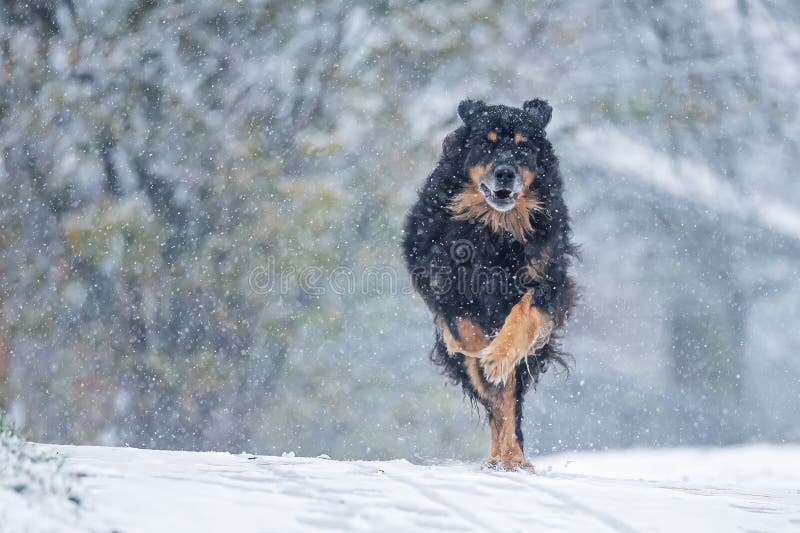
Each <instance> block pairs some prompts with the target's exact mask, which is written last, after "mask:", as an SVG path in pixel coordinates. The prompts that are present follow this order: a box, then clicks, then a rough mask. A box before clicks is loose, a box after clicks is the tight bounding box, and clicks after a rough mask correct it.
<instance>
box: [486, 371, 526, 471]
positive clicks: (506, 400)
mask: <svg viewBox="0 0 800 533" xmlns="http://www.w3.org/2000/svg"><path fill="white" fill-rule="evenodd" d="M516 386H517V376H516V372H512V373H511V375H510V376H509V377H508V379H507V380H506V382H505V383H504V384H502V385H499V386H497V387H495V388H494V390H492V391H491V393H490V395H489V411H490V414H489V417H490V420H491V426H492V447H493V448H494V447H495V445H496V447H497V453H496V454H495V453H494V450H493V454H492V457H493V458H496V459H495V464H499V466H501V467H502V468H503V469H504V470H516V469H518V468H531V467H532V465H531V463H530V462H529V461H528V460H527V459H525V455H524V454H523V453H522V447H521V446H520V445H519V441H518V440H517V422H516V394H515V392H516ZM495 433H496V444H495Z"/></svg>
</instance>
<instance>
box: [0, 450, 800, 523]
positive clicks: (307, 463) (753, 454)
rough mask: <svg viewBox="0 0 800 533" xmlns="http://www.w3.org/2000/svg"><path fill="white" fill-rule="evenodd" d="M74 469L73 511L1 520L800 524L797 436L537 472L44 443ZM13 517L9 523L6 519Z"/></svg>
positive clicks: (5, 513) (638, 453) (548, 464)
mask: <svg viewBox="0 0 800 533" xmlns="http://www.w3.org/2000/svg"><path fill="white" fill-rule="evenodd" d="M38 446H40V447H41V448H47V449H50V450H55V451H56V452H57V453H58V454H59V455H62V456H63V457H65V471H66V472H67V473H68V474H73V475H78V476H79V477H80V480H81V483H80V485H82V487H81V493H82V494H83V495H84V498H83V500H84V503H83V505H82V507H83V509H82V510H81V511H80V512H77V513H74V514H72V513H67V514H69V516H66V515H65V514H64V511H63V509H62V508H61V507H57V508H56V509H57V511H58V513H60V516H59V515H56V516H54V515H53V513H52V512H51V511H52V510H53V508H52V507H51V506H49V505H44V504H42V503H41V502H40V501H37V500H35V499H28V500H25V499H24V498H22V497H20V496H19V495H18V494H15V493H13V492H12V491H2V490H0V518H2V522H0V530H2V531H3V532H5V531H19V530H20V529H8V528H9V527H11V525H14V528H22V529H24V530H31V531H39V530H45V531H60V530H71V531H72V530H76V531H83V530H94V531H120V532H159V531H164V532H176V531H193V532H199V531H298V530H336V529H344V530H387V529H388V530H408V531H412V530H413V531H417V530H490V529H491V530H505V531H523V530H527V531H531V530H534V531H550V530H552V531H582V532H585V531H681V532H684V533H685V532H689V531H702V532H708V531H798V530H800V447H787V446H766V445H758V446H747V447H735V448H724V449H675V450H633V451H615V452H604V453H574V454H562V455H554V456H546V457H539V458H538V459H537V460H536V461H535V463H536V465H537V473H536V474H531V473H528V472H495V471H489V470H483V469H481V467H480V465H478V464H473V463H460V462H443V463H440V464H435V465H415V464H412V463H409V462H408V461H404V460H397V461H380V462H367V461H352V462H348V461H334V460H331V459H327V458H305V457H292V456H284V457H266V456H252V455H230V454H227V453H196V452H172V451H156V450H138V449H131V448H100V447H78V446H44V445H38ZM4 524H5V525H4Z"/></svg>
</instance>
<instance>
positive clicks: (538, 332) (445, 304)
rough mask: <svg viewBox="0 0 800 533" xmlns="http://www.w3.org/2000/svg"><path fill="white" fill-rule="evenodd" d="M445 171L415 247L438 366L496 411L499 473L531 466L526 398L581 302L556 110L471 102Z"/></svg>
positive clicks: (423, 204) (452, 138)
mask: <svg viewBox="0 0 800 533" xmlns="http://www.w3.org/2000/svg"><path fill="white" fill-rule="evenodd" d="M458 114H459V116H460V117H461V118H462V119H463V121H464V125H463V126H461V127H459V128H458V129H457V130H456V131H454V132H452V133H451V134H449V135H448V136H447V137H446V138H445V140H444V143H443V154H442V157H441V159H440V161H439V163H438V165H437V166H436V169H435V170H434V171H433V173H432V174H431V175H430V177H428V181H427V183H426V184H425V186H424V187H423V189H422V190H421V191H420V193H419V200H418V201H417V203H416V205H415V206H414V208H413V209H412V211H411V213H410V214H409V216H408V220H407V221H406V226H405V237H404V242H403V247H404V251H405V257H406V261H407V264H408V268H409V270H410V272H411V276H412V281H413V283H414V287H415V288H416V290H417V292H419V294H420V295H421V296H422V298H423V299H424V300H425V303H426V304H427V305H428V307H429V308H430V309H431V311H432V312H433V315H434V322H435V324H436V332H437V333H436V345H435V347H434V349H433V351H432V352H431V359H432V360H433V361H434V362H435V363H437V364H440V365H442V366H443V367H444V368H445V370H446V372H447V374H448V375H449V376H450V377H451V378H452V379H454V380H455V381H457V382H459V383H461V385H462V386H463V387H464V390H465V391H466V392H467V394H468V395H469V396H470V398H472V399H473V400H474V401H477V402H479V403H480V404H482V405H483V406H484V407H485V408H486V411H487V413H488V418H489V423H490V426H491V431H492V445H491V452H490V455H489V459H488V462H489V465H491V466H496V467H499V468H505V469H515V468H520V467H529V466H530V463H529V462H528V461H527V460H526V459H525V456H524V455H523V452H522V444H523V442H522V432H521V430H520V424H521V421H522V399H523V396H524V394H525V392H526V390H527V388H528V386H529V385H530V383H531V381H534V382H535V381H536V380H537V378H538V375H539V373H541V372H543V371H544V370H545V369H546V367H547V364H548V363H549V362H550V361H552V360H555V361H558V362H562V358H561V356H560V355H559V352H558V350H557V348H556V346H555V340H554V336H553V334H554V332H556V331H557V330H558V329H559V328H560V327H561V326H562V325H563V324H564V321H565V320H566V318H567V315H568V313H569V310H570V308H571V306H572V302H573V299H574V298H573V295H574V286H573V283H572V281H571V279H570V278H569V277H568V276H567V268H568V266H569V264H570V259H571V257H572V256H574V255H575V254H574V251H575V250H574V247H573V245H572V244H571V242H570V227H569V218H568V215H567V209H566V207H565V205H564V201H563V198H562V181H561V176H560V175H559V171H558V159H557V158H556V155H555V154H554V152H553V147H552V145H551V144H550V142H549V141H548V140H547V138H546V137H545V131H544V130H545V127H546V126H547V124H548V122H549V121H550V116H551V114H552V108H551V107H550V105H549V104H547V102H545V101H543V100H538V99H536V100H530V101H528V102H525V104H524V105H523V106H522V109H518V108H512V107H507V106H502V105H492V106H487V105H486V104H484V103H483V102H481V101H472V100H465V101H463V102H461V104H459V106H458Z"/></svg>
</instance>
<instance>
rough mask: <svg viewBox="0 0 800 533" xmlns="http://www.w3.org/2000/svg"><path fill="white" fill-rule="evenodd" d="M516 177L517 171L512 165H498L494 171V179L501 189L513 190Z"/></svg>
mask: <svg viewBox="0 0 800 533" xmlns="http://www.w3.org/2000/svg"><path fill="white" fill-rule="evenodd" d="M516 177H517V171H516V170H514V167H512V166H511V165H498V166H497V168H495V169H494V179H496V180H497V184H498V185H499V186H501V187H508V188H511V186H512V185H513V184H514V178H516Z"/></svg>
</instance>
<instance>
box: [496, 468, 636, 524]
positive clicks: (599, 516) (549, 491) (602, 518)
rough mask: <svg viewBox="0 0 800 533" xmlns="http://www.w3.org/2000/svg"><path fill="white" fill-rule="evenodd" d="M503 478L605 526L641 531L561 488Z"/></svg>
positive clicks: (507, 477) (504, 476) (508, 477)
mask: <svg viewBox="0 0 800 533" xmlns="http://www.w3.org/2000/svg"><path fill="white" fill-rule="evenodd" d="M498 477H500V476H498ZM502 478H503V479H508V480H509V481H511V482H513V483H514V484H516V485H518V486H521V487H527V488H532V489H534V490H536V491H538V492H541V493H543V494H546V495H548V496H550V497H551V498H553V499H555V500H557V501H560V502H564V503H565V504H567V505H569V506H572V507H573V508H575V509H577V510H579V511H581V512H583V513H584V514H585V515H587V516H589V517H591V518H593V519H595V520H597V521H598V522H601V523H602V524H603V525H604V526H606V527H609V528H611V529H613V530H615V531H622V532H624V533H638V531H639V530H637V529H636V528H634V527H632V526H630V525H628V524H626V523H625V522H623V521H622V520H620V519H618V518H617V517H615V516H613V515H610V514H608V513H605V512H603V511H598V510H597V509H595V508H594V507H591V506H589V505H586V504H585V503H582V502H580V501H578V500H576V499H575V498H573V497H571V496H569V495H567V494H565V493H563V492H562V491H560V490H556V489H553V488H551V487H544V486H542V485H539V484H536V483H524V482H522V481H520V480H519V479H516V478H513V477H511V476H507V475H503V476H502Z"/></svg>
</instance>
